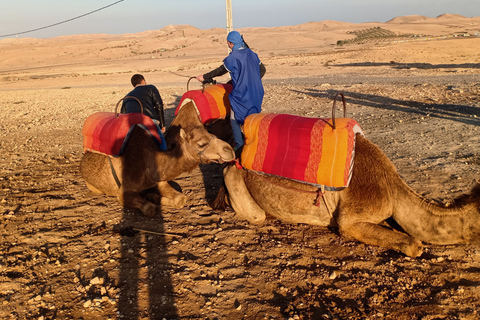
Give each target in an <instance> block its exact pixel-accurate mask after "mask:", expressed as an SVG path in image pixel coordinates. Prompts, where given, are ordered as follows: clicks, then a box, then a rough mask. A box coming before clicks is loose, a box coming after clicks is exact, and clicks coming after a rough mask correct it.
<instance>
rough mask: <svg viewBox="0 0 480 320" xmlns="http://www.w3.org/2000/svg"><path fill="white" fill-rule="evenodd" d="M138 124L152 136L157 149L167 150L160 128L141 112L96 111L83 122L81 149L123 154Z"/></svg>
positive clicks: (108, 153) (110, 154) (114, 154)
mask: <svg viewBox="0 0 480 320" xmlns="http://www.w3.org/2000/svg"><path fill="white" fill-rule="evenodd" d="M136 125H138V126H139V127H141V128H142V129H144V130H145V131H147V132H148V133H149V135H150V136H151V137H152V138H153V140H154V141H155V143H156V144H157V146H158V148H159V150H161V151H165V150H167V144H166V142H165V139H164V137H163V134H162V131H161V130H160V128H159V127H158V126H157V125H156V124H155V123H154V122H153V120H152V119H151V118H150V117H148V116H146V115H144V114H143V113H128V114H119V115H118V117H117V116H116V115H115V112H96V113H94V114H92V115H90V116H88V117H87V119H86V120H85V123H84V124H83V129H82V134H83V149H84V151H91V152H96V153H101V154H104V155H108V156H113V157H118V156H121V155H122V154H123V152H124V151H125V148H126V146H127V143H128V140H129V138H130V134H131V132H132V131H133V128H134V127H135V126H136Z"/></svg>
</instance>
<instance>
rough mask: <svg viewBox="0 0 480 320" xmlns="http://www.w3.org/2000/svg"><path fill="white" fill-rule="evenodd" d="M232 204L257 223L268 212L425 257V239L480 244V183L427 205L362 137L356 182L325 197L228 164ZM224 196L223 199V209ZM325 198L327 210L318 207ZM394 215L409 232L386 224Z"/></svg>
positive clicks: (226, 173)
mask: <svg viewBox="0 0 480 320" xmlns="http://www.w3.org/2000/svg"><path fill="white" fill-rule="evenodd" d="M224 178H225V185H226V188H227V191H228V197H227V199H226V200H228V202H229V204H231V206H232V207H233V209H234V210H235V212H236V214H237V215H238V216H239V217H241V218H243V219H246V220H248V221H249V222H250V223H254V224H261V223H262V222H263V221H264V220H265V219H266V217H267V215H269V216H272V217H274V218H277V219H280V220H282V221H285V222H289V223H306V224H313V225H320V226H335V227H338V228H339V230H340V233H341V234H342V235H345V236H348V237H350V238H354V239H356V240H359V241H362V242H364V243H366V244H371V245H378V246H383V247H385V248H388V249H393V250H397V251H400V252H403V253H404V254H406V255H407V256H411V257H417V256H420V255H421V253H422V248H423V246H422V241H424V242H428V243H431V244H465V243H480V185H479V184H477V185H476V186H475V187H474V188H473V190H472V193H471V194H470V195H463V196H461V197H459V198H457V199H455V200H453V201H451V202H450V203H449V204H448V205H441V204H437V203H434V202H430V201H427V200H425V199H423V198H422V197H421V196H419V195H418V194H416V193H415V192H414V191H413V190H412V189H411V188H410V187H409V186H407V184H406V183H405V182H404V181H403V180H402V179H401V178H400V176H399V174H398V173H397V170H396V168H395V166H394V165H393V163H392V162H391V161H390V160H389V159H388V158H387V156H386V155H385V154H384V153H383V152H382V151H381V150H380V149H379V148H378V147H377V146H376V145H375V144H373V143H372V142H370V141H368V140H367V139H366V138H364V137H363V136H361V135H357V142H356V146H355V163H354V167H353V175H352V180H351V182H350V185H349V186H348V187H347V188H345V189H343V190H342V191H326V192H325V195H324V199H323V200H322V198H321V196H320V199H317V197H318V196H319V195H317V194H316V191H317V190H318V189H316V188H315V187H313V186H309V185H305V184H301V183H298V182H294V181H290V180H286V179H280V178H277V177H272V176H265V175H260V174H258V173H255V172H253V171H249V170H245V169H237V168H236V167H235V166H228V167H226V168H225V169H224ZM222 199H223V198H222V197H221V194H219V197H218V198H217V199H216V201H217V203H216V204H217V205H218V204H221V200H222ZM317 200H320V202H319V206H316V205H314V203H315V202H316V201H317ZM389 218H393V219H394V220H395V221H396V223H397V224H398V225H399V226H400V227H401V228H402V229H403V231H404V232H399V231H397V230H395V229H392V228H390V227H388V226H386V224H385V221H386V220H387V219H389Z"/></svg>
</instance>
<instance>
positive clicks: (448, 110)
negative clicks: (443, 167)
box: [291, 89, 480, 126]
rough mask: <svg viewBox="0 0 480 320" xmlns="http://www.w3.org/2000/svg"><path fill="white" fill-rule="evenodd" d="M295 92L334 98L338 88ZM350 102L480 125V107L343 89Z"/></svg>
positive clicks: (346, 98) (347, 100)
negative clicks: (419, 100)
mask: <svg viewBox="0 0 480 320" xmlns="http://www.w3.org/2000/svg"><path fill="white" fill-rule="evenodd" d="M291 91H293V92H297V93H301V94H306V95H310V96H312V97H320V98H329V99H333V98H334V97H335V94H336V93H337V92H338V91H336V90H317V89H305V91H299V90H291ZM342 93H343V94H344V95H345V100H346V102H347V103H348V104H356V105H359V106H368V107H372V108H378V109H385V110H392V111H396V112H398V111H400V112H406V113H413V114H418V115H421V116H430V117H437V118H441V119H448V120H452V121H458V122H461V123H464V124H469V125H475V126H480V108H477V107H472V106H466V105H455V104H439V103H425V102H418V101H412V100H398V99H393V98H389V97H386V96H380V95H373V94H365V93H358V92H350V91H342Z"/></svg>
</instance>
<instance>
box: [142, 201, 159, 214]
mask: <svg viewBox="0 0 480 320" xmlns="http://www.w3.org/2000/svg"><path fill="white" fill-rule="evenodd" d="M140 210H141V211H142V213H143V214H144V215H146V216H147V217H150V218H153V217H155V214H156V213H157V206H156V205H154V204H153V203H151V202H150V201H145V203H144V204H143V205H142V207H141V208H140Z"/></svg>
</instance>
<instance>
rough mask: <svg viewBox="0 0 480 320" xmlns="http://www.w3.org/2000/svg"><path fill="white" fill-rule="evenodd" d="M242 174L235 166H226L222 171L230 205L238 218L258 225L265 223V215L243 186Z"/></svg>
mask: <svg viewBox="0 0 480 320" xmlns="http://www.w3.org/2000/svg"><path fill="white" fill-rule="evenodd" d="M244 173H245V172H244V171H243V170H241V169H237V168H236V167H235V166H227V167H226V168H225V169H224V170H223V177H224V180H225V185H226V186H227V190H228V197H229V200H230V205H231V206H232V208H233V210H235V212H236V213H237V215H238V216H239V217H241V218H243V219H245V220H247V221H248V222H250V223H253V224H260V223H262V222H263V221H265V218H266V214H265V211H264V210H263V209H262V208H261V207H260V206H259V205H258V204H257V202H255V200H254V199H253V198H252V196H251V195H250V191H248V188H247V186H246V185H245V175H244Z"/></svg>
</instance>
